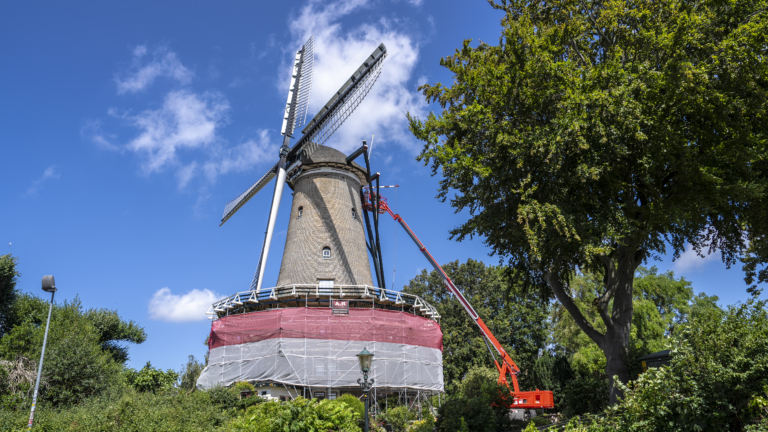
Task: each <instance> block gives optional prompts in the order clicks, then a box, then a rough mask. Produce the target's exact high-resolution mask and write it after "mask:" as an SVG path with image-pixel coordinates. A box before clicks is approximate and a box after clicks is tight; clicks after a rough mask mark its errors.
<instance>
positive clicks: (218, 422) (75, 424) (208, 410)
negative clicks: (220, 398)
mask: <svg viewBox="0 0 768 432" xmlns="http://www.w3.org/2000/svg"><path fill="white" fill-rule="evenodd" d="M28 420H29V410H28V409H24V410H19V411H10V410H0V425H2V426H0V429H2V430H13V431H19V432H21V431H23V430H26V425H27V421H28ZM228 421H229V417H228V416H227V415H226V413H223V412H222V411H221V410H220V409H219V408H218V407H217V406H215V405H213V404H211V400H210V398H209V396H208V394H207V393H206V392H194V393H192V394H189V395H185V394H183V393H180V394H173V393H170V392H165V393H158V394H154V393H151V392H137V391H136V390H133V389H131V388H126V387H115V388H111V389H108V390H107V391H105V392H104V393H102V394H101V395H98V396H95V397H92V398H88V399H85V400H83V401H81V402H80V403H78V404H76V405H71V406H68V407H66V408H54V407H51V406H50V405H45V404H43V405H40V406H38V409H37V411H36V412H35V425H34V430H35V431H40V432H67V431H71V432H80V431H88V432H102V431H103V432H112V431H126V432H155V431H167V432H176V431H178V432H194V431H200V432H202V431H210V430H215V429H216V428H219V427H222V426H223V425H225V424H226V423H227V422H228Z"/></svg>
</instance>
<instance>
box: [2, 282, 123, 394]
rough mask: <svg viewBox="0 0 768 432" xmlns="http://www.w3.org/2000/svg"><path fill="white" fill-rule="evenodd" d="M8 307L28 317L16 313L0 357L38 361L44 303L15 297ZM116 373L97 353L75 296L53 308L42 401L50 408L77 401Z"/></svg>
mask: <svg viewBox="0 0 768 432" xmlns="http://www.w3.org/2000/svg"><path fill="white" fill-rule="evenodd" d="M14 309H16V310H17V311H29V314H28V315H21V314H18V313H17V315H16V316H17V318H18V320H17V321H18V322H19V323H18V324H17V325H16V326H15V327H13V329H12V330H11V332H10V333H8V334H6V335H4V336H3V337H2V339H0V356H2V357H3V358H5V359H12V358H15V357H16V356H17V355H22V356H24V357H26V358H30V359H39V358H40V351H41V349H42V345H43V337H44V332H45V318H47V313H48V307H47V304H46V302H44V301H42V300H41V299H38V298H36V297H33V296H28V295H21V296H19V298H18V299H17V301H16V304H15V305H14ZM43 311H44V312H43ZM120 369H121V367H120V365H119V364H117V363H116V362H115V361H114V360H113V357H112V355H111V354H110V353H109V352H106V351H104V350H102V347H101V344H100V334H99V332H98V330H97V329H96V327H95V326H94V325H93V323H92V322H91V321H90V320H89V319H88V318H87V317H86V316H85V315H84V314H83V313H82V308H81V306H80V301H79V300H78V299H77V298H75V300H73V301H72V302H64V303H63V304H62V305H60V306H56V307H54V310H53V313H52V316H51V326H50V330H49V334H48V346H47V348H46V351H45V362H44V364H43V377H44V378H45V380H46V381H47V383H48V387H47V388H46V389H44V390H43V391H41V393H40V397H41V398H42V399H43V400H44V401H49V402H52V403H53V404H55V405H62V404H71V403H77V402H79V401H81V400H83V399H85V398H88V397H90V396H93V395H95V394H98V393H99V392H101V391H102V390H104V389H105V388H106V387H107V386H108V385H109V384H110V382H112V381H115V380H117V379H118V376H119V372H120Z"/></svg>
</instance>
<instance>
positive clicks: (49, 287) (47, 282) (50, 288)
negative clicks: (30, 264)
mask: <svg viewBox="0 0 768 432" xmlns="http://www.w3.org/2000/svg"><path fill="white" fill-rule="evenodd" d="M43 291H45V292H49V293H51V306H50V307H48V321H47V322H46V323H45V336H43V351H42V352H41V353H40V365H39V366H38V368H37V381H35V393H34V395H33V396H32V410H31V411H30V413H29V424H28V425H27V430H30V429H32V420H33V419H34V418H35V405H37V391H38V390H39V389H40V375H41V374H42V373H43V357H45V344H46V343H47V342H48V328H49V327H50V326H51V311H52V310H53V295H54V294H55V293H56V282H55V281H54V280H53V276H51V275H48V276H43Z"/></svg>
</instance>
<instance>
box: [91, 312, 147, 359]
mask: <svg viewBox="0 0 768 432" xmlns="http://www.w3.org/2000/svg"><path fill="white" fill-rule="evenodd" d="M84 315H85V317H86V318H88V320H90V321H91V323H92V324H93V325H94V327H95V328H96V331H97V332H98V334H99V344H101V348H102V349H103V350H104V351H107V352H109V353H110V354H112V358H114V359H115V361H116V362H118V363H125V362H126V361H128V347H126V346H125V345H121V344H120V342H130V343H135V344H140V343H143V342H144V341H146V340H147V334H146V332H145V331H144V328H143V327H139V325H138V324H136V323H135V322H134V321H124V320H123V319H122V318H120V315H118V314H117V311H115V310H108V309H89V310H87V311H85V314H84Z"/></svg>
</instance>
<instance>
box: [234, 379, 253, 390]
mask: <svg viewBox="0 0 768 432" xmlns="http://www.w3.org/2000/svg"><path fill="white" fill-rule="evenodd" d="M234 388H235V390H237V391H250V392H255V391H256V387H254V386H253V384H251V383H249V382H248V381H238V382H236V383H235V385H234Z"/></svg>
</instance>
